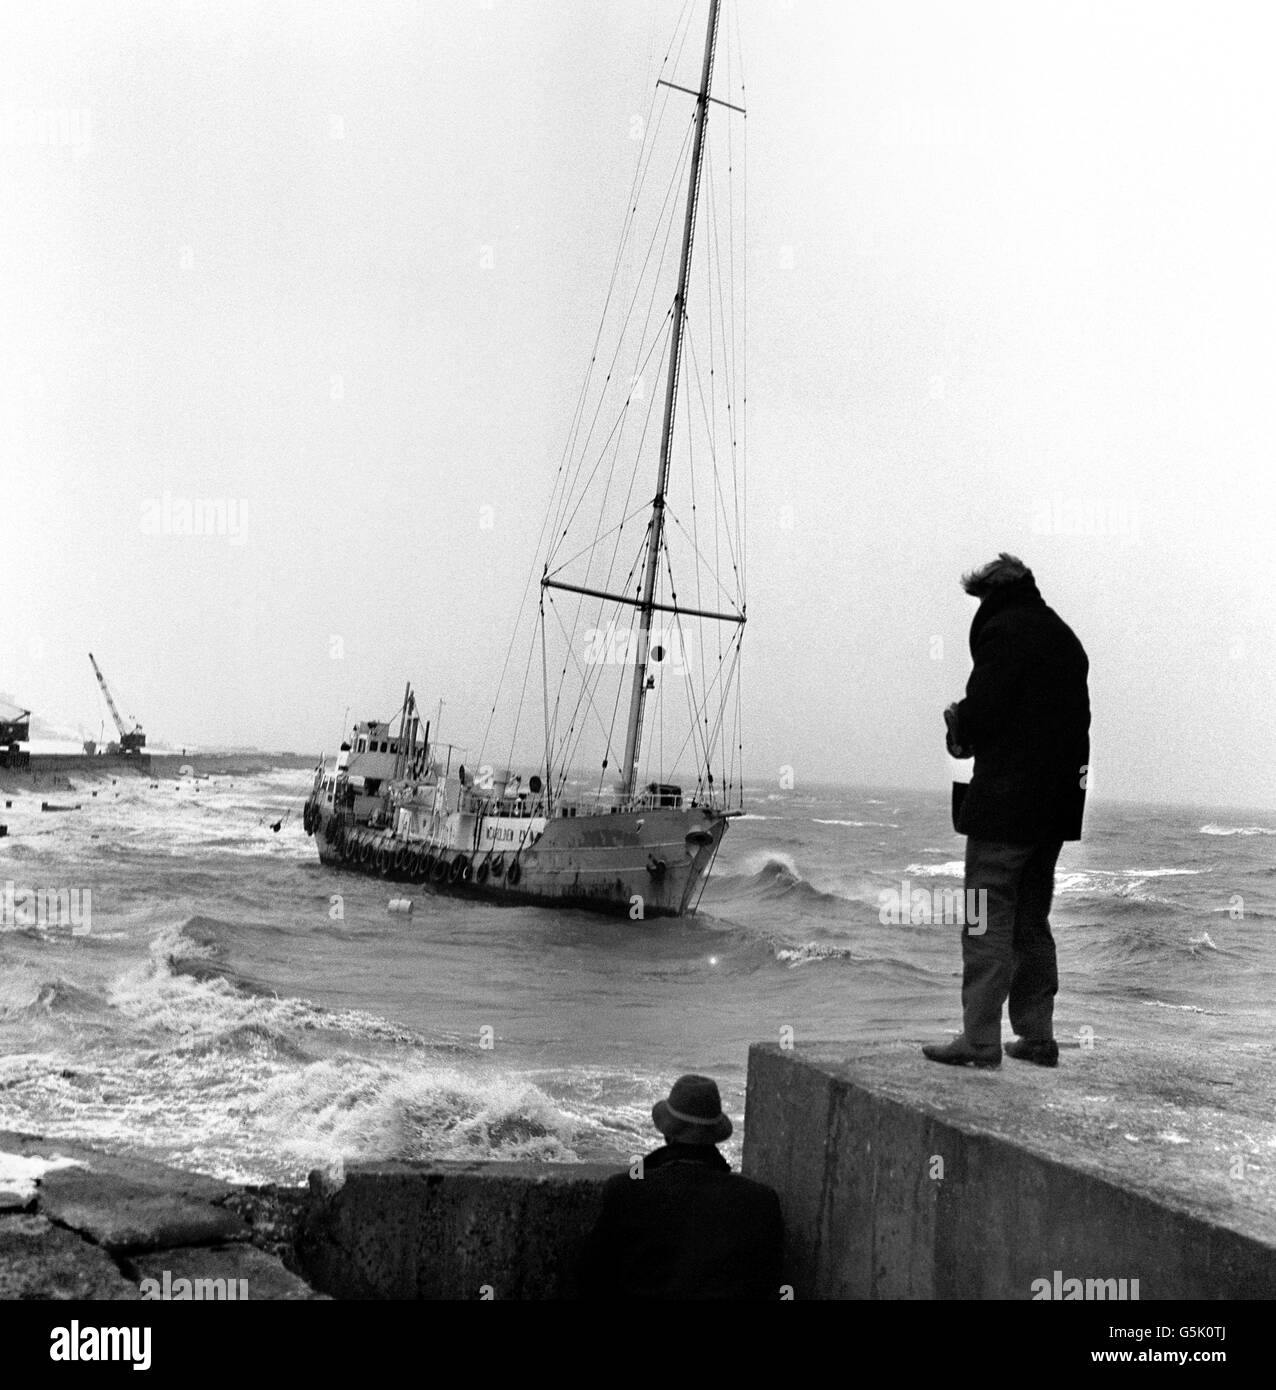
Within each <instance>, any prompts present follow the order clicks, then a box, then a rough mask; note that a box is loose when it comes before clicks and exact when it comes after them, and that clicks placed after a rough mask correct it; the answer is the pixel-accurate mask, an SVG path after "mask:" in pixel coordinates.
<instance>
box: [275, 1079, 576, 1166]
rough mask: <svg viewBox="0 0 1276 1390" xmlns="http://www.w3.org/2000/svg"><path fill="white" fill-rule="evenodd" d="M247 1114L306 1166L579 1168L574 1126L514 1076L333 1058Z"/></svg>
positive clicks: (278, 1088)
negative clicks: (522, 1162) (393, 1163)
mask: <svg viewBox="0 0 1276 1390" xmlns="http://www.w3.org/2000/svg"><path fill="white" fill-rule="evenodd" d="M250 1108H251V1111H252V1112H253V1114H254V1115H255V1118H256V1120H257V1123H258V1124H259V1125H260V1126H262V1127H263V1128H265V1129H268V1130H269V1131H270V1132H271V1133H272V1135H273V1136H274V1138H275V1139H276V1141H277V1142H278V1144H279V1147H280V1148H281V1150H282V1151H284V1152H286V1153H288V1154H291V1155H292V1156H293V1157H294V1158H295V1159H297V1160H298V1161H300V1162H302V1163H304V1164H306V1165H315V1164H323V1163H325V1162H329V1161H331V1160H332V1159H333V1158H336V1157H342V1158H361V1159H380V1160H384V1159H396V1158H397V1159H423V1158H433V1159H536V1160H544V1161H552V1162H557V1163H572V1162H577V1161H579V1160H578V1156H577V1154H576V1152H575V1149H574V1148H573V1143H574V1142H576V1140H577V1139H578V1137H579V1136H580V1134H581V1130H582V1126H581V1123H580V1121H578V1120H577V1119H575V1118H574V1117H573V1116H571V1115H569V1114H568V1113H567V1112H566V1111H564V1110H563V1109H561V1108H560V1107H559V1106H558V1105H556V1104H555V1102H554V1101H553V1100H551V1099H550V1097H549V1096H547V1095H546V1094H545V1093H544V1092H543V1091H542V1090H540V1088H539V1087H537V1086H536V1085H534V1084H533V1083H532V1082H530V1081H527V1080H525V1079H523V1078H520V1077H518V1076H511V1075H497V1074H492V1075H477V1076H476V1075H468V1074H466V1073H465V1072H463V1071H461V1070H459V1069H457V1068H451V1067H445V1068H439V1069H433V1068H426V1069H420V1068H408V1067H399V1066H395V1065H391V1064H387V1063H384V1062H377V1061H370V1060H366V1059H363V1058H355V1057H334V1058H329V1059H327V1060H325V1061H322V1062H316V1063H314V1064H312V1065H311V1066H308V1067H305V1068H303V1069H302V1070H301V1071H300V1072H291V1073H289V1074H288V1075H287V1076H285V1077H281V1078H279V1080H278V1081H276V1082H274V1083H272V1084H271V1085H269V1086H267V1087H266V1088H265V1089H264V1090H263V1091H262V1093H261V1094H260V1095H259V1096H258V1097H257V1098H256V1099H255V1100H254V1102H253V1103H252V1106H251V1107H250Z"/></svg>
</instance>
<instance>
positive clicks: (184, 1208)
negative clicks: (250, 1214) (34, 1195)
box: [39, 1168, 248, 1250]
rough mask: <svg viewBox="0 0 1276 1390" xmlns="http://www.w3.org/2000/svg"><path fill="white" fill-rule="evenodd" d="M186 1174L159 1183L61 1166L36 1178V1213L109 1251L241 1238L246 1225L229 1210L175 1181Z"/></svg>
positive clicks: (168, 1177)
mask: <svg viewBox="0 0 1276 1390" xmlns="http://www.w3.org/2000/svg"><path fill="white" fill-rule="evenodd" d="M187 1176H188V1175H187V1174H183V1173H178V1172H177V1171H176V1170H172V1171H169V1172H168V1173H167V1181H163V1182H161V1181H158V1180H156V1179H155V1178H153V1177H147V1176H137V1177H134V1176H127V1175H126V1174H124V1173H121V1172H94V1171H92V1170H91V1169H88V1168H63V1169H59V1170H58V1171H56V1172H52V1173H49V1174H48V1175H47V1176H46V1177H45V1178H43V1179H42V1180H41V1183H40V1196H39V1202H40V1211H41V1212H42V1213H43V1214H44V1215H46V1216H49V1217H51V1218H52V1219H53V1220H54V1221H56V1222H58V1223H59V1224H60V1225H63V1226H69V1227H71V1229H72V1230H75V1231H81V1232H83V1234H85V1235H86V1236H88V1237H89V1238H90V1239H91V1240H94V1241H96V1242H97V1243H98V1244H99V1245H104V1246H106V1247H107V1248H108V1249H109V1250H163V1249H167V1248H169V1247H171V1246H180V1245H211V1244H213V1243H215V1242H221V1241H226V1240H237V1239H242V1238H244V1237H246V1236H247V1234H248V1227H247V1226H246V1225H245V1224H244V1222H243V1221H242V1220H240V1218H239V1217H238V1216H236V1215H235V1214H234V1213H233V1212H229V1211H225V1210H223V1209H222V1208H221V1207H217V1206H213V1205H212V1203H211V1202H209V1201H207V1200H205V1199H203V1198H202V1197H200V1196H197V1195H190V1193H189V1191H183V1190H182V1185H181V1182H180V1180H181V1179H183V1178H185V1177H187ZM200 1181H201V1182H204V1181H207V1180H206V1179H201V1180H200Z"/></svg>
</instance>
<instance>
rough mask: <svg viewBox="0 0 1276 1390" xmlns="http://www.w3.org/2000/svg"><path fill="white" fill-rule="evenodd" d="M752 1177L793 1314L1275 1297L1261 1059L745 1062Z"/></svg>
mask: <svg viewBox="0 0 1276 1390" xmlns="http://www.w3.org/2000/svg"><path fill="white" fill-rule="evenodd" d="M744 1171H745V1173H746V1174H747V1175H748V1176H750V1177H754V1178H757V1179H758V1180H760V1181H762V1182H766V1183H769V1184H770V1185H771V1186H772V1187H774V1188H775V1189H776V1190H777V1191H778V1192H779V1193H780V1199H781V1204H782V1206H783V1208H784V1213H785V1223H786V1236H787V1245H788V1252H787V1260H788V1266H789V1274H788V1277H789V1278H790V1280H791V1281H792V1282H793V1284H794V1286H795V1294H796V1296H797V1297H799V1298H812V1297H815V1298H1031V1297H1032V1296H1033V1281H1034V1280H1035V1279H1038V1278H1051V1276H1052V1275H1053V1273H1054V1271H1055V1270H1060V1271H1062V1274H1063V1277H1064V1278H1074V1277H1075V1278H1080V1279H1096V1280H1097V1279H1108V1278H1114V1279H1119V1278H1125V1279H1127V1280H1131V1279H1135V1278H1137V1279H1139V1281H1140V1293H1139V1297H1140V1298H1141V1299H1142V1300H1147V1299H1165V1298H1271V1297H1274V1296H1276V1176H1274V1174H1276V1077H1274V1076H1273V1068H1272V1065H1271V1058H1270V1056H1266V1055H1262V1054H1260V1053H1258V1052H1257V1051H1251V1050H1225V1049H1210V1050H1209V1051H1200V1050H1196V1051H1193V1050H1191V1049H1188V1048H1184V1047H1182V1046H1181V1045H1177V1046H1175V1045H1169V1044H1167V1045H1165V1046H1162V1047H1158V1048H1150V1047H1136V1046H1133V1045H1126V1044H1115V1043H1113V1044H1107V1045H1102V1046H1095V1047H1094V1048H1092V1049H1088V1050H1083V1049H1081V1048H1076V1047H1073V1048H1070V1049H1067V1050H1065V1051H1064V1053H1063V1056H1062V1059H1061V1063H1060V1066H1059V1067H1058V1069H1047V1068H1041V1067H1034V1066H1031V1065H1028V1064H1025V1063H1021V1062H1015V1061H1013V1060H1010V1059H1007V1060H1006V1061H1004V1062H1003V1064H1002V1066H1001V1067H1000V1069H998V1070H994V1071H982V1070H975V1069H968V1068H962V1067H943V1066H938V1065H936V1064H935V1063H933V1062H929V1061H927V1060H925V1059H924V1058H923V1057H922V1055H921V1052H920V1050H919V1048H918V1046H917V1045H916V1044H914V1043H908V1044H904V1043H890V1044H875V1045H855V1044H847V1043H836V1044H834V1043H812V1044H809V1045H806V1046H801V1047H798V1048H796V1049H788V1050H784V1049H781V1048H779V1047H776V1046H774V1045H771V1044H758V1045H755V1046H754V1047H753V1048H752V1049H750V1054H749V1084H748V1097H747V1109H746V1124H745V1138H744Z"/></svg>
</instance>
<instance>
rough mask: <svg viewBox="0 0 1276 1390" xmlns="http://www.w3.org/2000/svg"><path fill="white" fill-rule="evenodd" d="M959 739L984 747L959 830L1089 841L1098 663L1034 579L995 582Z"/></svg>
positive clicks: (960, 711) (976, 640)
mask: <svg viewBox="0 0 1276 1390" xmlns="http://www.w3.org/2000/svg"><path fill="white" fill-rule="evenodd" d="M970 655H971V657H972V659H973V660H974V663H975V664H974V670H972V671H971V673H970V680H969V681H968V682H967V684H966V698H965V699H964V700H963V701H962V702H961V703H960V704H959V705H958V707H957V741H958V743H960V744H961V745H962V746H963V747H965V748H970V749H973V750H974V755H975V770H974V774H973V775H972V777H971V781H970V789H969V791H968V792H967V793H966V795H965V798H964V800H963V801H962V803H961V806H960V808H959V809H958V810H957V811H956V813H955V816H954V822H953V823H954V828H955V829H956V830H957V832H958V834H961V835H973V836H976V837H977V838H979V839H983V840H1009V841H1013V842H1016V843H1019V844H1036V843H1040V842H1042V841H1049V840H1079V839H1080V838H1081V818H1082V814H1083V812H1084V810H1085V782H1086V777H1087V773H1088V770H1089V763H1090V695H1089V690H1088V688H1087V686H1086V676H1087V674H1088V672H1089V669H1090V663H1089V661H1088V660H1087V658H1086V654H1085V650H1084V648H1083V647H1082V646H1081V643H1080V642H1079V641H1077V638H1076V636H1075V634H1074V633H1073V631H1072V629H1071V628H1070V627H1069V626H1068V625H1067V623H1065V622H1064V621H1063V619H1062V618H1060V617H1059V615H1058V614H1057V613H1056V612H1055V611H1054V610H1053V609H1051V608H1048V607H1047V606H1046V603H1045V600H1044V599H1043V598H1042V597H1041V595H1040V594H1039V593H1038V592H1037V586H1036V584H1035V583H1033V581H1032V580H1031V579H1026V580H1021V581H1018V582H1016V583H1013V584H1007V585H1005V586H1004V587H1002V588H996V589H993V590H992V592H991V593H989V594H988V595H987V597H985V598H984V599H983V601H982V602H981V603H980V605H979V611H978V612H977V613H976V614H975V617H974V621H973V622H972V623H971V625H970Z"/></svg>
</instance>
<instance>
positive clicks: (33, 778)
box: [0, 753, 319, 792]
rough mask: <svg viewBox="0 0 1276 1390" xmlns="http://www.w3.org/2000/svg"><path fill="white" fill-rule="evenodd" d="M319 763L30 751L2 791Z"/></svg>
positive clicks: (276, 757)
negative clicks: (143, 759)
mask: <svg viewBox="0 0 1276 1390" xmlns="http://www.w3.org/2000/svg"><path fill="white" fill-rule="evenodd" d="M318 761H319V756H318V754H313V755H311V754H307V753H151V754H148V755H147V761H146V762H145V763H142V762H139V761H136V760H134V759H132V758H124V757H118V756H116V757H111V756H106V755H94V756H92V757H90V756H89V755H88V754H87V753H32V754H31V762H30V765H29V766H28V767H25V768H21V769H17V768H10V767H3V766H0V787H2V788H3V789H4V790H5V791H8V792H23V791H28V790H32V789H35V788H49V787H55V786H57V787H66V786H70V785H71V779H72V778H74V779H75V780H76V781H82V782H105V781H107V780H113V779H117V778H120V777H126V778H130V779H134V778H136V779H142V778H149V779H150V780H151V781H161V780H168V781H171V780H173V779H175V778H178V777H180V776H181V775H182V769H183V768H185V767H189V768H190V769H191V773H193V775H194V776H196V777H235V776H239V777H250V776H255V775H258V774H260V773H263V772H271V771H275V770H286V771H308V770H309V769H310V768H313V767H314V766H316V764H317V763H318ZM187 775H188V776H189V775H191V774H187Z"/></svg>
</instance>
